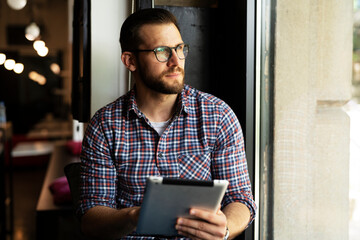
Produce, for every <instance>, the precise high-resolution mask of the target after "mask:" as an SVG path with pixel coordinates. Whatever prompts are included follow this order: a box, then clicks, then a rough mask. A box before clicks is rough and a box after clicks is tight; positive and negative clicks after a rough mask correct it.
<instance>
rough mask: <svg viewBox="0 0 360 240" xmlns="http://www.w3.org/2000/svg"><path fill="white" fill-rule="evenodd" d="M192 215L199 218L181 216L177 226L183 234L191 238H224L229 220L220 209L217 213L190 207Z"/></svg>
mask: <svg viewBox="0 0 360 240" xmlns="http://www.w3.org/2000/svg"><path fill="white" fill-rule="evenodd" d="M190 215H191V216H194V217H196V218H197V219H190V218H179V219H178V220H177V223H176V226H175V228H176V229H177V230H178V233H179V234H180V235H182V236H185V237H189V238H191V239H211V240H214V239H221V240H222V239H224V236H225V234H226V225H227V220H226V216H225V214H224V213H223V212H222V211H221V210H220V208H219V209H218V211H217V212H216V213H214V212H211V211H206V210H201V209H190Z"/></svg>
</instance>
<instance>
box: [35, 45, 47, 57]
mask: <svg viewBox="0 0 360 240" xmlns="http://www.w3.org/2000/svg"><path fill="white" fill-rule="evenodd" d="M48 52H49V49H48V48H47V47H42V48H40V49H39V50H38V51H37V53H38V54H39V56H40V57H45V56H46V55H47V54H48Z"/></svg>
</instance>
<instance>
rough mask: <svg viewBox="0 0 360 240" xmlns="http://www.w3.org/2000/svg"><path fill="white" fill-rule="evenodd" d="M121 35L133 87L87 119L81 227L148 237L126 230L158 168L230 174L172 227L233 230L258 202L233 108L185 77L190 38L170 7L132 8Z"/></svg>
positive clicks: (188, 234) (203, 175) (169, 173)
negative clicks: (204, 203)
mask: <svg viewBox="0 0 360 240" xmlns="http://www.w3.org/2000/svg"><path fill="white" fill-rule="evenodd" d="M120 43H121V47H122V55H121V59H122V61H123V63H124V64H125V66H126V67H127V68H128V69H129V70H130V71H131V72H132V75H133V77H134V79H135V87H134V88H133V89H132V90H131V91H130V92H128V93H127V94H126V95H124V96H122V97H120V98H119V99H117V100H116V101H114V102H113V103H111V104H109V105H107V106H105V107H103V108H102V109H100V110H99V111H98V112H97V113H96V114H95V115H94V117H93V118H92V120H91V121H90V123H89V125H88V127H87V130H86V133H85V137H84V140H83V149H82V155H81V161H82V176H81V179H82V185H81V200H80V207H79V211H78V212H79V214H80V215H81V216H82V218H81V224H82V229H83V232H84V233H85V234H87V235H89V236H92V237H95V238H99V239H118V238H121V237H124V239H147V238H146V237H139V236H131V235H130V236H129V234H131V233H132V232H133V231H134V230H135V229H136V225H137V220H138V216H139V211H140V207H141V202H142V198H143V194H144V189H145V183H146V178H147V177H148V176H151V175H157V176H164V177H176V178H189V179H202V180H210V179H227V180H228V181H229V187H228V190H227V191H226V194H225V197H224V199H223V202H222V206H221V208H220V206H219V210H218V211H217V212H216V213H212V212H209V211H204V210H200V209H191V210H190V214H191V215H194V216H196V217H198V218H200V219H202V220H204V221H199V220H194V219H184V218H179V219H178V220H177V224H176V226H174V227H175V228H176V229H177V230H178V232H179V234H180V235H182V236H184V238H191V239H224V237H226V238H227V236H228V235H229V234H230V238H234V237H236V236H237V235H239V234H240V233H241V232H242V231H243V230H244V229H245V228H246V227H247V226H248V225H249V224H250V223H251V222H252V220H253V219H254V216H255V209H256V206H255V203H254V201H253V197H252V193H251V187H250V181H249V176H248V172H247V165H246V158H245V151H244V140H243V135H242V130H241V127H240V124H239V122H238V120H237V118H236V116H235V114H234V113H233V111H232V110H231V109H230V107H229V106H228V105H226V104H225V103H224V102H223V101H221V100H220V99H218V98H216V97H214V96H212V95H210V94H206V93H203V92H200V91H198V90H196V89H194V88H192V87H190V86H188V85H185V84H184V66H185V58H186V56H187V54H188V51H189V46H188V45H187V44H186V43H184V42H183V39H182V37H181V34H180V31H179V28H178V25H177V22H176V19H175V17H174V16H173V15H172V14H171V13H170V12H168V11H166V10H163V9H146V10H141V11H138V12H136V13H134V14H132V15H131V16H130V17H129V18H127V20H126V21H125V22H124V24H123V26H122V29H121V34H120ZM228 233H229V234H228ZM149 239H152V238H149Z"/></svg>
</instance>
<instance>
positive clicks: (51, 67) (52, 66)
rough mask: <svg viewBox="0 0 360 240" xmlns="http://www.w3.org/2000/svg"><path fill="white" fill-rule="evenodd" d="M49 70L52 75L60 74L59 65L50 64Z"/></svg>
mask: <svg viewBox="0 0 360 240" xmlns="http://www.w3.org/2000/svg"><path fill="white" fill-rule="evenodd" d="M50 69H51V71H52V72H53V73H54V74H60V71H61V69H60V66H59V64H57V63H52V64H51V65H50Z"/></svg>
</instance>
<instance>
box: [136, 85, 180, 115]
mask: <svg viewBox="0 0 360 240" xmlns="http://www.w3.org/2000/svg"><path fill="white" fill-rule="evenodd" d="M177 96H178V94H162V93H158V92H155V91H152V90H149V89H146V90H145V89H143V88H142V87H141V86H138V85H136V102H137V105H138V107H139V109H140V110H141V111H142V112H143V113H144V114H145V116H146V117H147V118H148V119H149V120H150V121H152V122H164V121H167V120H169V119H170V118H171V117H172V115H173V114H174V112H175V109H176V99H177Z"/></svg>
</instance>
